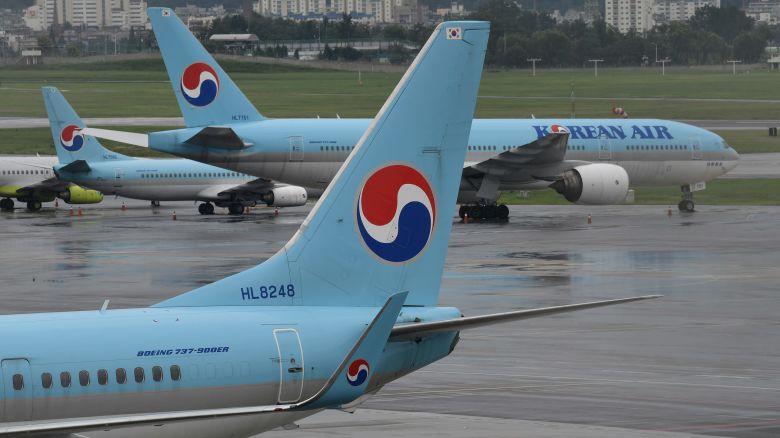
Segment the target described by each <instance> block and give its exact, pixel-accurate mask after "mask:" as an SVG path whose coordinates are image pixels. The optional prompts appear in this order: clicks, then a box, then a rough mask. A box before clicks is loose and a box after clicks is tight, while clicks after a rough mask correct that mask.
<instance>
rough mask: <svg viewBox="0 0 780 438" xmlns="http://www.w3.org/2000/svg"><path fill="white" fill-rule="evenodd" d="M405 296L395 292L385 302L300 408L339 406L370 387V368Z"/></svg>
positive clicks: (398, 312) (377, 357)
mask: <svg viewBox="0 0 780 438" xmlns="http://www.w3.org/2000/svg"><path fill="white" fill-rule="evenodd" d="M408 294H409V293H408V292H401V293H397V294H395V295H392V296H391V297H390V298H389V299H388V300H387V302H386V303H385V305H384V306H382V309H380V310H379V313H377V314H376V316H375V317H374V320H373V321H371V324H369V326H368V328H367V329H366V331H365V332H363V335H362V336H361V337H360V339H358V341H357V343H355V346H354V347H352V351H350V353H349V354H348V355H347V356H346V357H345V358H344V360H343V361H342V362H341V364H340V365H339V367H338V369H337V370H336V372H334V373H333V374H332V375H331V376H330V378H329V379H328V381H327V382H326V383H325V386H324V387H323V388H322V389H321V390H320V391H319V392H318V393H317V394H315V395H314V396H313V397H312V398H310V399H309V400H307V401H305V402H303V403H302V404H303V405H307V407H309V408H318V407H325V406H334V405H342V404H345V403H349V402H351V401H353V400H355V399H356V398H358V397H360V396H361V395H363V394H364V393H365V392H366V390H367V389H368V388H370V387H371V386H370V385H369V383H370V380H371V369H376V367H377V361H378V359H379V356H380V355H381V354H382V350H383V349H384V348H385V345H386V344H387V339H388V338H389V337H390V332H391V331H392V330H393V326H394V325H395V322H396V321H397V320H398V315H399V314H400V313H401V308H402V307H403V305H404V301H406V296H407V295H408Z"/></svg>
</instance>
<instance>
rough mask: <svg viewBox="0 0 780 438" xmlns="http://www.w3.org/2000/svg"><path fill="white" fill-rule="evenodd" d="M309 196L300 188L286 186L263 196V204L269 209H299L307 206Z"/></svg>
mask: <svg viewBox="0 0 780 438" xmlns="http://www.w3.org/2000/svg"><path fill="white" fill-rule="evenodd" d="M308 198H309V195H308V194H307V193H306V189H304V188H303V187H298V186H284V187H277V188H274V189H271V191H269V192H268V193H266V194H265V195H263V202H265V203H266V204H267V205H268V206H269V207H297V206H299V205H304V204H306V200H307V199H308Z"/></svg>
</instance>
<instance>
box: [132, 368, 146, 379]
mask: <svg viewBox="0 0 780 438" xmlns="http://www.w3.org/2000/svg"><path fill="white" fill-rule="evenodd" d="M133 374H134V375H135V383H144V369H143V368H141V367H136V368H135V370H133Z"/></svg>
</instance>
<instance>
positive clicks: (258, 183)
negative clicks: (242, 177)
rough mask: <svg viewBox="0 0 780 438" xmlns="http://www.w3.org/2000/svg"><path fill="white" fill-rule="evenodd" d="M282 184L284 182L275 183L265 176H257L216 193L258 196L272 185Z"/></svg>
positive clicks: (278, 185) (272, 186) (279, 185)
mask: <svg viewBox="0 0 780 438" xmlns="http://www.w3.org/2000/svg"><path fill="white" fill-rule="evenodd" d="M284 185H285V184H279V183H275V182H273V181H271V180H268V179H265V178H257V179H254V180H252V181H249V182H248V183H244V184H240V185H237V186H230V187H227V188H224V189H223V190H222V191H220V192H219V193H218V195H220V196H224V195H229V194H233V193H235V194H238V195H244V196H245V197H255V198H259V197H260V196H261V195H263V194H265V193H266V192H268V190H270V189H272V188H274V187H281V186H284Z"/></svg>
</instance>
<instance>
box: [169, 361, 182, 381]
mask: <svg viewBox="0 0 780 438" xmlns="http://www.w3.org/2000/svg"><path fill="white" fill-rule="evenodd" d="M180 379H181V368H179V366H178V365H171V380H173V381H174V382H175V381H178V380H180Z"/></svg>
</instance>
